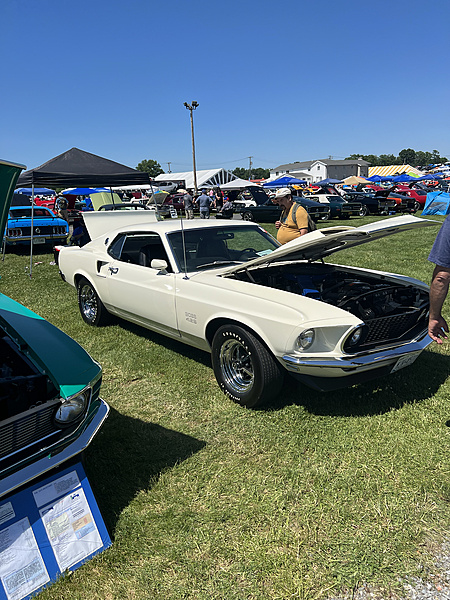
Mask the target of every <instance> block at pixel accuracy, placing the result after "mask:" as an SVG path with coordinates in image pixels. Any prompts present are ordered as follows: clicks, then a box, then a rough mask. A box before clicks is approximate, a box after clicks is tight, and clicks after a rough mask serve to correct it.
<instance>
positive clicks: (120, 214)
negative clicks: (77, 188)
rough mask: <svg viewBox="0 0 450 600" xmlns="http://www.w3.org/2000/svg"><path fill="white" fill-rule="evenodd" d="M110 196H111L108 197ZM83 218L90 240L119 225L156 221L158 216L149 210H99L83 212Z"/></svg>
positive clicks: (143, 223) (125, 225)
mask: <svg viewBox="0 0 450 600" xmlns="http://www.w3.org/2000/svg"><path fill="white" fill-rule="evenodd" d="M110 198H111V197H110ZM82 215H83V219H84V222H85V225H86V229H87V230H88V233H89V235H90V238H91V240H95V239H96V238H98V237H100V236H101V235H105V234H109V233H110V232H111V231H115V230H116V229H118V228H119V227H128V226H130V225H145V224H146V223H156V221H158V216H157V215H156V213H155V212H152V211H150V210H101V211H87V212H83V213H82Z"/></svg>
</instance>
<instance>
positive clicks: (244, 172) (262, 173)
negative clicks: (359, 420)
mask: <svg viewBox="0 0 450 600" xmlns="http://www.w3.org/2000/svg"><path fill="white" fill-rule="evenodd" d="M233 175H236V177H240V178H241V179H249V177H250V171H249V169H244V167H236V168H235V169H234V170H233ZM251 175H252V179H267V178H268V177H269V175H270V169H263V168H262V167H256V168H255V169H252V174H251Z"/></svg>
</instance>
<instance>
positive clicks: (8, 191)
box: [0, 159, 26, 245]
mask: <svg viewBox="0 0 450 600" xmlns="http://www.w3.org/2000/svg"><path fill="white" fill-rule="evenodd" d="M23 169H26V166H25V165H19V164H17V163H12V162H8V161H7V160H2V159H0V245H1V244H2V242H3V234H4V232H5V227H6V221H7V220H8V211H9V207H10V204H11V200H12V197H13V195H14V188H15V187H16V183H17V179H18V177H19V175H20V172H21V171H22V170H23Z"/></svg>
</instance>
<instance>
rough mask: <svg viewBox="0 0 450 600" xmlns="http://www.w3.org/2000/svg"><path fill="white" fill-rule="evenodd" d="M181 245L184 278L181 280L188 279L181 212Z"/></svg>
mask: <svg viewBox="0 0 450 600" xmlns="http://www.w3.org/2000/svg"><path fill="white" fill-rule="evenodd" d="M180 214H181V243H182V244H183V259H184V277H183V279H189V277H188V276H187V259H186V239H185V236H184V226H183V211H181V213H180Z"/></svg>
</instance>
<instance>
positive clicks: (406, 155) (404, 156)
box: [398, 148, 416, 166]
mask: <svg viewBox="0 0 450 600" xmlns="http://www.w3.org/2000/svg"><path fill="white" fill-rule="evenodd" d="M398 157H399V159H400V160H401V161H402V164H404V165H412V166H414V165H415V164H416V151H415V150H413V149H412V148H404V149H403V150H400V152H399V153H398Z"/></svg>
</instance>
